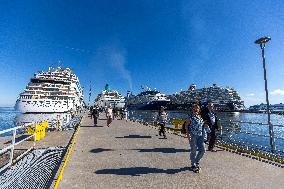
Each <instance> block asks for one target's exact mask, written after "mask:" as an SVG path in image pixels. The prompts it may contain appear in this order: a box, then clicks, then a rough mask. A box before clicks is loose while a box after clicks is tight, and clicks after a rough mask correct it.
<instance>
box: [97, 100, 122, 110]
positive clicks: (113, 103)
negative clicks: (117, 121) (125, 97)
mask: <svg viewBox="0 0 284 189" xmlns="http://www.w3.org/2000/svg"><path fill="white" fill-rule="evenodd" d="M96 104H97V105H98V106H100V107H106V106H108V105H109V104H111V106H112V107H113V108H119V109H121V108H124V107H125V102H123V101H108V100H102V101H99V102H97V103H96Z"/></svg>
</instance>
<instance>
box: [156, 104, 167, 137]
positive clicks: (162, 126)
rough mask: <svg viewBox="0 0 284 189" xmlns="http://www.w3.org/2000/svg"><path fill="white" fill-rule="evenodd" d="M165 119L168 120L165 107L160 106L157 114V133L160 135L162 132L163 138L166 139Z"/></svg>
mask: <svg viewBox="0 0 284 189" xmlns="http://www.w3.org/2000/svg"><path fill="white" fill-rule="evenodd" d="M167 120H168V114H167V112H166V111H165V108H164V107H161V108H160V111H159V114H158V122H159V125H160V130H159V135H160V136H162V134H163V136H164V138H165V139H166V133H165V125H166V122H167Z"/></svg>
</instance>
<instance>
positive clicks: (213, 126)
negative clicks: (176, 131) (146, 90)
mask: <svg viewBox="0 0 284 189" xmlns="http://www.w3.org/2000/svg"><path fill="white" fill-rule="evenodd" d="M157 121H158V123H159V125H160V129H159V135H160V136H161V135H162V134H163V136H164V138H166V134H165V123H166V122H167V121H168V118H167V113H166V111H165V109H164V108H163V107H161V109H160V111H159V113H158V116H157ZM184 125H185V130H186V135H187V139H188V141H189V145H190V161H191V170H192V171H193V172H196V173H198V172H199V171H200V164H199V163H200V160H201V159H202V157H203V156H204V154H205V142H206V141H208V150H207V151H211V152H216V150H215V149H214V145H215V142H216V130H218V129H219V128H218V125H219V124H218V118H217V116H216V113H215V112H214V104H213V103H212V102H211V101H209V102H208V103H207V105H206V107H204V108H202V109H201V106H200V105H199V103H194V104H193V105H192V113H191V114H189V115H188V117H187V119H186V122H185V123H184ZM197 151H198V153H197Z"/></svg>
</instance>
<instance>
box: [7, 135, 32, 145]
mask: <svg viewBox="0 0 284 189" xmlns="http://www.w3.org/2000/svg"><path fill="white" fill-rule="evenodd" d="M29 136H30V135H28V134H23V135H21V136H18V137H16V138H15V142H19V141H20V140H23V139H25V138H27V137H29ZM11 143H12V140H9V141H7V142H5V143H4V144H11Z"/></svg>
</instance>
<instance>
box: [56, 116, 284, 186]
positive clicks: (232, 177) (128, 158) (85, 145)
mask: <svg viewBox="0 0 284 189" xmlns="http://www.w3.org/2000/svg"><path fill="white" fill-rule="evenodd" d="M102 115H104V114H102ZM157 134H158V130H157V129H156V128H154V127H151V126H146V125H142V124H140V123H137V122H132V121H128V122H126V121H125V120H114V121H113V122H112V124H111V126H110V127H107V126H106V120H105V118H104V116H101V117H100V119H99V121H98V126H93V120H92V119H91V118H90V117H88V116H87V115H85V116H84V118H83V120H82V122H81V126H80V130H79V132H78V135H77V137H76V140H74V146H73V150H72V152H71V153H70V157H69V160H68V162H67V164H66V167H65V169H64V170H63V177H62V180H61V182H59V185H58V188H62V189H64V188H283V186H284V180H283V178H284V169H283V168H281V167H277V166H275V165H272V164H269V163H265V162H261V161H258V160H255V159H252V158H248V157H244V156H241V155H238V154H234V153H231V152H228V151H225V150H223V149H221V148H217V150H218V151H217V152H206V154H205V156H204V158H203V159H202V162H201V168H202V170H201V173H199V174H196V173H193V172H192V171H191V170H190V169H189V167H190V161H189V145H188V140H187V139H186V138H184V137H181V136H178V135H174V134H170V133H167V139H163V138H161V137H159V136H157ZM55 182H56V178H55V180H54V183H55Z"/></svg>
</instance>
